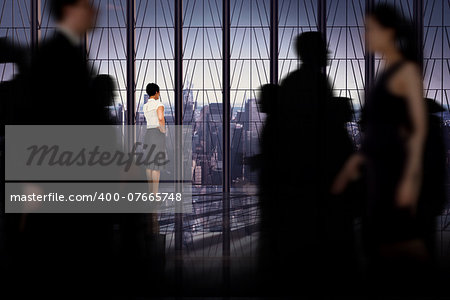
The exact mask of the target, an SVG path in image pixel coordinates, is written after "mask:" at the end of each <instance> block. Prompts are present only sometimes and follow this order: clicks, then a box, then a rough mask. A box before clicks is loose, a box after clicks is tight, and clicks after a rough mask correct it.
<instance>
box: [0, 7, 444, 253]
mask: <svg viewBox="0 0 450 300" xmlns="http://www.w3.org/2000/svg"><path fill="white" fill-rule="evenodd" d="M224 1H229V2H225V3H229V4H230V26H231V28H230V48H229V49H228V50H229V53H230V55H231V57H230V74H229V75H230V84H231V89H230V99H229V101H230V106H231V111H230V115H231V119H230V123H229V124H225V126H229V129H230V146H229V149H224V145H223V137H222V135H223V132H224V128H223V125H224V124H223V116H224V112H223V98H224V97H223V86H224V85H223V78H222V72H223V65H224V61H225V57H226V56H225V55H224V53H223V47H222V46H223V44H222V38H223V24H224V22H223V19H222V18H223V11H222V8H223V6H222V5H223V4H224ZM272 1H276V0H184V1H182V14H181V16H182V19H181V22H179V24H181V28H175V24H178V22H176V20H175V18H176V16H175V13H174V12H175V7H176V5H175V4H176V3H177V2H176V0H170V1H169V0H167V1H166V0H164V1H162V0H92V3H93V5H94V7H95V8H96V9H97V11H98V19H97V24H96V26H95V28H93V30H92V31H90V32H89V33H88V34H87V35H86V38H85V41H86V50H87V58H88V60H89V63H90V65H91V67H92V74H93V75H97V74H109V75H111V76H112V77H113V78H114V80H115V82H116V85H117V93H116V99H115V103H114V106H113V107H111V110H112V111H113V112H114V114H115V115H116V117H117V122H119V123H127V122H133V121H135V122H136V123H138V124H142V123H143V122H145V120H144V118H143V115H142V106H143V104H144V103H145V102H146V101H147V97H146V95H145V86H146V85H147V83H149V82H156V83H157V84H158V85H159V86H160V87H161V100H162V101H163V103H164V105H165V108H166V110H165V111H166V121H167V122H168V123H171V124H173V123H174V117H175V106H176V105H175V99H181V101H182V103H181V107H182V111H181V112H180V113H181V115H182V122H183V123H184V124H187V125H191V126H192V128H193V137H192V138H193V142H192V145H193V162H192V181H193V185H194V193H195V194H196V195H203V196H199V197H197V198H195V201H196V206H195V209H196V211H195V214H196V216H187V217H186V218H185V223H184V233H185V234H186V238H185V241H188V240H189V239H190V240H191V241H192V243H191V244H188V242H186V244H185V245H186V247H188V245H194V244H195V243H194V242H193V241H194V240H196V239H198V238H199V237H202V239H201V240H202V241H204V240H205V239H206V240H208V239H209V241H211V243H212V244H214V241H215V240H217V239H219V237H220V234H221V232H220V231H221V230H222V223H223V222H222V219H221V216H222V212H221V209H222V201H223V200H222V199H223V198H222V192H223V189H222V183H223V175H224V174H225V172H224V168H228V166H226V165H224V164H223V158H224V154H227V153H230V154H231V169H230V170H228V169H227V171H229V173H230V174H231V190H232V193H234V194H235V195H238V196H236V197H235V198H232V200H231V203H232V204H231V205H230V209H231V210H232V211H233V214H232V215H231V227H232V230H237V229H242V228H244V230H243V231H244V232H246V234H248V235H250V234H251V233H252V231H251V230H249V227H250V226H252V224H254V222H255V217H256V216H257V212H256V208H255V205H254V200H255V198H254V197H253V195H254V194H255V193H256V192H257V190H256V189H255V187H256V183H257V172H255V171H254V170H252V168H251V167H250V164H249V162H250V161H251V159H252V157H253V156H255V155H257V154H258V152H259V140H260V136H261V130H262V125H263V122H264V114H263V113H261V112H260V110H259V106H258V103H257V96H258V89H259V87H260V86H261V85H263V84H265V83H268V82H269V81H270V78H271V76H270V74H271V69H270V66H271V62H273V60H277V61H278V71H277V72H278V74H277V75H278V79H279V80H281V79H283V77H284V76H285V75H286V74H288V73H289V72H291V71H293V70H294V69H296V68H297V67H298V66H299V63H300V62H299V60H298V58H297V56H296V54H295V52H294V50H293V41H294V38H295V37H296V36H297V35H298V34H300V33H302V32H304V31H317V30H319V29H322V30H325V31H326V37H327V42H328V46H329V50H330V63H329V65H328V67H327V75H328V78H329V81H330V82H331V84H332V87H333V89H334V93H335V95H336V96H342V97H348V98H351V99H352V104H353V108H354V110H355V112H356V114H355V121H356V120H357V119H358V114H357V112H358V111H359V109H360V108H361V106H362V105H363V103H364V89H365V86H366V85H367V84H369V82H365V81H366V78H372V77H371V76H367V75H368V72H369V70H366V63H367V62H368V57H367V56H365V48H364V14H365V11H366V7H365V4H366V3H372V4H377V3H384V2H388V3H391V4H394V5H395V6H396V7H397V8H398V9H399V10H400V11H401V12H402V13H403V14H404V16H405V17H406V18H409V19H412V20H413V21H415V22H416V24H423V52H424V86H425V94H426V96H427V97H429V98H432V99H435V100H437V101H438V102H439V103H441V104H442V105H443V106H444V107H446V108H447V109H449V108H450V103H449V100H450V99H449V93H450V63H449V59H450V50H449V49H450V38H449V36H450V1H449V0H421V1H420V0H371V1H358V0H278V1H277V2H278V3H277V4H278V5H277V7H278V11H277V12H275V15H276V16H277V17H278V24H276V25H277V29H278V32H277V33H278V45H277V46H278V52H277V57H271V54H270V49H271V46H272V45H271V41H272V39H271V35H270V32H271V26H272V25H274V24H273V23H272V22H273V19H271V11H270V10H271V7H276V6H272V5H271V4H272ZM49 2H50V1H49V0H3V1H2V2H1V3H0V37H8V38H10V39H11V40H12V41H13V42H14V43H20V44H22V45H24V46H28V47H29V46H31V45H32V44H33V45H34V44H37V42H38V40H44V39H47V38H50V37H51V36H52V34H53V32H54V30H55V26H56V25H55V21H54V20H53V18H52V17H51V12H50V11H49ZM319 4H320V5H319ZM420 6H422V7H423V18H420V16H418V14H417V13H415V11H414V9H415V7H416V9H417V7H420ZM129 8H132V9H133V11H131V14H130V11H128V9H129ZM319 9H320V11H319ZM130 16H131V17H132V21H131V22H130V23H129V22H128V20H129V18H130ZM272 16H273V15H272ZM33 20H34V21H33ZM323 20H325V24H324V23H323V22H320V21H323ZM322 25H325V28H320V26H322ZM179 29H181V30H182V44H181V47H182V58H181V59H178V58H177V57H176V55H175V54H176V53H177V51H176V50H177V49H175V45H176V43H175V33H176V32H178V31H177V30H179ZM129 34H132V35H133V37H134V47H130V44H127V43H128V42H129V41H130V40H129V37H130V36H129ZM36 37H37V38H36ZM127 46H128V47H127ZM133 48H134V49H133ZM130 49H131V50H130ZM272 59H273V60H272ZM271 60H272V61H271ZM380 62H381V58H380V57H375V58H374V75H376V74H377V73H378V71H379V70H381V64H380ZM178 64H181V66H182V82H181V84H180V85H178V84H179V82H176V80H177V78H175V68H176V66H180V65H178ZM130 66H131V67H133V66H134V68H131V70H134V78H133V77H132V76H131V77H130V76H128V72H130ZM15 72H17V68H16V67H15V66H14V65H13V64H0V74H1V75H0V78H1V81H2V82H3V81H7V80H10V79H11V78H13V77H14V74H15ZM272 78H273V77H272ZM177 86H182V89H181V90H176V87H177ZM130 91H133V93H130ZM178 95H180V97H179V98H178V97H176V96H178ZM130 104H131V105H132V106H134V107H135V108H136V109H135V116H136V117H135V120H129V119H127V116H130V115H131V116H133V114H130V113H129V112H127V113H126V110H127V108H128V106H129V105H130ZM442 116H443V117H444V120H445V125H446V127H445V128H449V127H447V126H448V125H450V117H449V115H448V113H447V112H445V113H443V114H442ZM81 117H82V116H81V115H80V118H81ZM350 128H351V130H352V132H353V133H354V134H355V135H356V134H357V126H356V125H355V123H353V125H351V126H350ZM447 136H448V134H447ZM224 150H226V151H224ZM449 169H450V167H449ZM205 195H208V196H205ZM207 197H209V198H207ZM242 207H245V209H243V208H242ZM165 222H166V225H167V228H169V225H170V224H171V223H170V222H171V221H170V220H169V219H167V220H165ZM170 226H172V225H170ZM444 227H445V226H444ZM447 227H448V226H447ZM171 228H173V227H171ZM212 244H211V245H212ZM215 245H216V246H214V247H216V248H217V249H215V248H213V246H211V248H209V250H208V251H212V252H211V253H213V254H217V253H219V252H220V247H219V246H217V243H216V244H215ZM191 249H193V248H192V247H191ZM205 251H206V250H205Z"/></svg>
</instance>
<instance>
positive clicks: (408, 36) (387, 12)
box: [367, 3, 420, 62]
mask: <svg viewBox="0 0 450 300" xmlns="http://www.w3.org/2000/svg"><path fill="white" fill-rule="evenodd" d="M367 16H370V17H372V18H374V19H375V20H376V21H377V22H378V23H379V24H380V25H381V26H383V27H384V28H391V29H393V30H394V31H395V43H396V45H397V47H398V48H399V49H400V52H401V53H402V55H403V56H404V57H405V58H406V59H409V60H412V61H415V62H419V59H420V58H419V55H418V41H417V38H416V36H415V34H414V32H415V30H414V28H413V26H412V24H411V21H410V20H408V19H406V18H405V17H403V15H401V14H400V13H399V12H398V10H397V9H396V8H395V7H394V6H392V5H390V4H387V3H383V4H378V5H376V6H375V7H374V8H373V9H372V10H370V11H369V12H368V13H367Z"/></svg>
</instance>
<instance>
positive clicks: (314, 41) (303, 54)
mask: <svg viewBox="0 0 450 300" xmlns="http://www.w3.org/2000/svg"><path fill="white" fill-rule="evenodd" d="M295 51H296V53H297V55H298V56H299V58H300V59H301V61H302V62H303V63H305V64H310V65H315V66H317V67H322V66H326V65H327V60H328V48H327V44H326V42H325V40H324V39H323V37H322V34H321V33H320V32H317V31H308V32H303V33H301V34H299V35H298V36H297V37H296V39H295Z"/></svg>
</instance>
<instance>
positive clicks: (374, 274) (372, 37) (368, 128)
mask: <svg viewBox="0 0 450 300" xmlns="http://www.w3.org/2000/svg"><path fill="white" fill-rule="evenodd" d="M366 44H367V47H368V50H369V51H371V52H375V53H377V54H380V55H381V56H382V58H383V62H384V70H383V71H382V72H381V74H378V76H377V80H376V83H375V85H374V87H373V89H372V90H371V91H370V93H369V94H368V95H366V102H365V105H364V107H363V110H362V116H361V126H362V130H363V133H364V136H363V140H362V145H361V149H360V151H359V152H358V153H357V154H355V155H353V156H352V157H351V158H350V159H349V160H348V161H347V162H346V164H345V166H344V168H343V169H342V171H341V172H340V174H339V176H338V177H337V179H336V181H335V183H334V184H333V187H332V192H333V193H339V192H342V191H343V190H344V189H345V187H346V185H347V184H348V183H349V182H350V181H351V180H352V179H354V178H357V177H358V176H359V174H360V171H361V168H362V167H364V169H365V172H366V174H367V199H366V200H367V203H366V209H365V212H364V215H363V237H364V243H365V248H366V251H367V254H368V258H369V270H368V271H369V273H368V275H369V282H368V283H369V284H372V285H373V287H375V286H376V287H377V290H378V292H380V293H386V292H387V291H389V293H393V292H392V289H395V290H396V292H399V293H408V292H410V293H411V294H417V293H418V292H424V293H432V292H433V290H432V289H430V285H432V284H433V281H434V279H435V276H434V275H435V274H436V272H435V271H433V268H432V266H433V255H434V254H433V249H434V243H435V241H434V239H433V237H432V236H433V232H434V230H435V224H434V220H435V216H436V211H438V209H437V206H436V203H441V202H443V201H442V197H444V193H441V192H440V191H441V190H442V187H439V186H437V185H436V184H438V183H443V180H442V177H441V176H442V174H441V173H440V172H436V173H434V174H433V173H432V172H433V171H431V170H434V171H438V170H439V169H440V168H441V167H440V166H439V160H440V159H442V155H441V154H440V153H442V152H440V151H441V150H439V149H440V146H439V145H442V143H441V142H439V139H440V137H439V133H436V132H433V131H430V130H435V129H436V127H435V126H434V125H433V124H431V123H430V122H429V118H428V117H427V116H428V113H430V110H429V109H427V105H426V101H424V98H423V83H422V73H421V68H420V63H419V62H418V58H419V57H418V54H417V41H416V40H415V37H414V30H413V29H412V27H411V24H409V22H408V21H407V20H405V19H404V18H403V17H402V16H401V14H400V13H399V12H398V11H397V10H396V9H395V8H394V7H393V6H391V5H388V4H380V5H377V6H376V7H374V8H373V10H371V11H370V12H369V13H368V14H367V16H366ZM431 151H436V153H435V154H436V156H434V154H433V153H432V152H431ZM443 163H444V162H443V161H442V164H443ZM434 181H436V183H433V182H434ZM433 188H436V190H435V191H433ZM438 206H439V205H438Z"/></svg>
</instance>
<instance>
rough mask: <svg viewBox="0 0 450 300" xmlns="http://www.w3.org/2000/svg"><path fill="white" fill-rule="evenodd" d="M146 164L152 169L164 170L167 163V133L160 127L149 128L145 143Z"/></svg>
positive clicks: (144, 156) (144, 155)
mask: <svg viewBox="0 0 450 300" xmlns="http://www.w3.org/2000/svg"><path fill="white" fill-rule="evenodd" d="M143 158H144V161H145V163H144V165H145V167H146V168H147V169H151V170H164V169H165V168H166V165H167V151H166V135H165V134H164V133H162V132H161V131H160V130H159V128H148V129H147V131H146V133H145V137H144V145H143Z"/></svg>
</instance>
